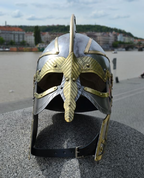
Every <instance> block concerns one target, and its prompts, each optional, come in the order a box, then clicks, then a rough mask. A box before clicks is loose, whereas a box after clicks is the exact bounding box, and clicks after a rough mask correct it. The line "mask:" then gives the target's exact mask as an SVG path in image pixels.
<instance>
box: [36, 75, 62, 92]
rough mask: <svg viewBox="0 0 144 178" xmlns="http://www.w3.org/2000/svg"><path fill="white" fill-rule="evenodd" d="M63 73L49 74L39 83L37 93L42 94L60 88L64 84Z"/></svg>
mask: <svg viewBox="0 0 144 178" xmlns="http://www.w3.org/2000/svg"><path fill="white" fill-rule="evenodd" d="M62 78H63V74H62V73H48V74H46V75H45V76H44V77H43V78H42V80H41V81H40V82H38V83H37V93H42V92H44V91H46V90H48V89H49V88H52V87H54V86H59V85H60V84H61V82H62Z"/></svg>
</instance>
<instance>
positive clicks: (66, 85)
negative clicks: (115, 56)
mask: <svg viewBox="0 0 144 178" xmlns="http://www.w3.org/2000/svg"><path fill="white" fill-rule="evenodd" d="M112 85H113V78H112V74H111V70H110V61H109V59H108V57H107V56H106V55H105V53H104V51H103V49H102V48H101V47H100V46H99V45H98V44H97V43H96V42H95V41H94V40H92V39H90V38H89V37H87V36H85V35H82V34H77V33H76V20H75V16H74V15H72V17H71V22H70V34H66V35H62V36H60V37H59V38H56V39H55V40H54V41H52V42H51V43H50V44H49V45H48V46H47V48H46V49H45V50H44V52H43V54H42V55H41V56H40V57H39V60H38V63H37V69H36V74H35V76H34V103H33V124H32V137H31V154H33V155H36V156H42V157H77V158H78V157H81V156H87V155H95V161H99V160H100V159H101V158H102V155H103V152H104V147H105V144H106V140H107V130H108V124H109V119H110V114H111V106H112V92H111V91H112ZM44 109H50V110H55V111H64V113H65V114H64V118H65V120H66V122H71V121H72V120H73V119H74V113H75V112H84V111H93V110H99V111H100V112H102V113H104V114H105V115H106V116H105V118H104V119H103V121H102V125H101V129H100V132H99V134H97V135H96V136H95V138H94V139H93V140H92V141H91V143H89V144H88V145H86V146H84V147H81V146H80V147H76V148H67V149H39V148H37V147H35V142H36V136H37V127H38V114H39V113H40V112H42V111H43V110H44Z"/></svg>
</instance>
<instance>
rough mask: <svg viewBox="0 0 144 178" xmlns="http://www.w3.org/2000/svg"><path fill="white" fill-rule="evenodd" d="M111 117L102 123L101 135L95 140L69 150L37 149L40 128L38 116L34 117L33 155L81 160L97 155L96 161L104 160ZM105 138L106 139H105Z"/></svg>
mask: <svg viewBox="0 0 144 178" xmlns="http://www.w3.org/2000/svg"><path fill="white" fill-rule="evenodd" d="M108 116H109V115H107V116H106V118H105V119H104V120H103V122H102V126H101V130H100V135H99V134H97V135H96V136H95V138H94V139H93V140H92V141H91V142H90V143H89V144H88V145H86V146H84V147H82V146H80V147H76V148H67V149H41V148H36V147H35V142H36V136H37V128H38V115H33V123H32V135H31V154H32V155H35V156H40V157H61V158H68V157H71V158H80V157H85V156H88V155H95V161H99V160H100V159H101V158H102V155H103V152H104V147H105V143H106V135H107V126H108V121H109V117H108ZM103 136H104V138H103Z"/></svg>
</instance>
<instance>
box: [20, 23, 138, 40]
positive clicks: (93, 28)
mask: <svg viewBox="0 0 144 178" xmlns="http://www.w3.org/2000/svg"><path fill="white" fill-rule="evenodd" d="M19 27H20V28H21V29H23V30H24V31H25V32H29V31H31V32H33V31H34V28H35V26H26V25H25V26H24V25H21V26H19ZM39 29H40V31H41V32H51V33H54V32H60V33H69V25H67V26H65V25H51V26H39ZM113 31H115V32H117V33H122V34H124V35H127V36H130V37H134V36H133V34H132V33H130V32H126V31H125V30H121V29H117V28H111V27H107V26H103V25H77V32H78V33H81V32H113ZM134 38H138V37H134Z"/></svg>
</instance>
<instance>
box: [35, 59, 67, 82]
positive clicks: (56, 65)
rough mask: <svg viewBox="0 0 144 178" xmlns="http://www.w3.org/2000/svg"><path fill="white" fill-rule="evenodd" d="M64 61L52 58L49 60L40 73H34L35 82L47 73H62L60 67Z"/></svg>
mask: <svg viewBox="0 0 144 178" xmlns="http://www.w3.org/2000/svg"><path fill="white" fill-rule="evenodd" d="M64 61H65V58H64V57H52V58H50V59H49V60H48V61H47V62H46V63H45V65H44V66H43V68H42V69H41V72H39V70H37V72H36V81H37V82H39V81H40V80H41V79H42V78H43V77H44V76H45V75H46V74H47V73H52V72H53V73H62V69H61V66H62V64H63V62H64Z"/></svg>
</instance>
